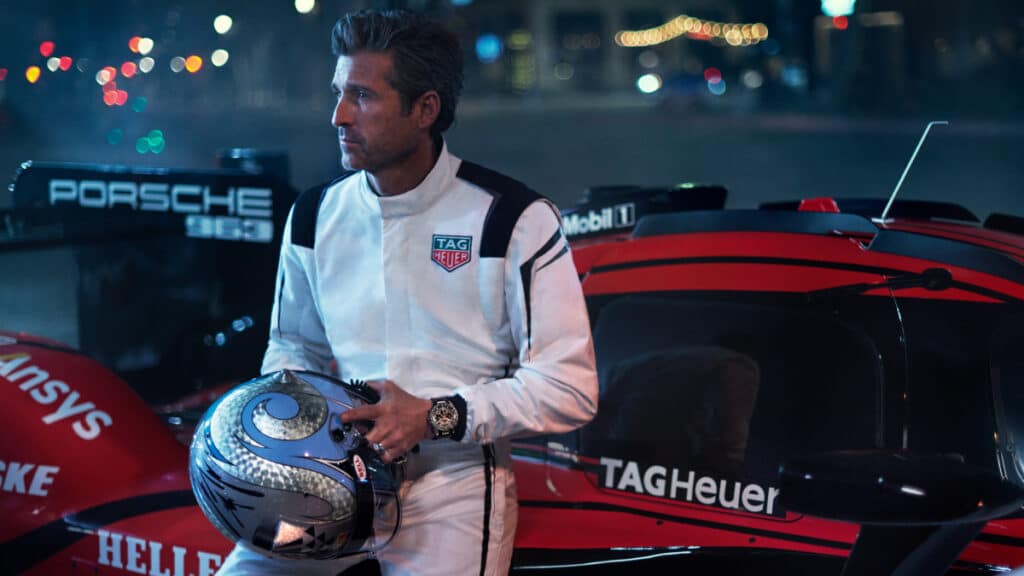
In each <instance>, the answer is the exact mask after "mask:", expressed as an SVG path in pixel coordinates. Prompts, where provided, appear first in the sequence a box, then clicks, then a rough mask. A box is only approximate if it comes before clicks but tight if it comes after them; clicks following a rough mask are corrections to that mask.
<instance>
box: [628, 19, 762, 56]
mask: <svg viewBox="0 0 1024 576" xmlns="http://www.w3.org/2000/svg"><path fill="white" fill-rule="evenodd" d="M684 35H685V36H686V37H687V38H690V39H692V40H703V41H712V40H715V39H718V40H724V41H725V42H726V43H727V44H729V45H730V46H750V45H752V44H757V43H759V42H762V41H764V40H767V39H768V27H767V26H765V25H764V24H763V23H761V22H756V23H752V24H742V23H731V22H714V21H712V20H702V19H700V18H696V17H694V16H687V15H686V14H680V15H679V16H676V17H675V18H673V19H671V20H669V21H668V22H665V23H664V24H662V25H660V26H655V27H654V28H647V29H645V30H620V31H618V32H616V33H615V43H616V44H618V45H619V46H623V47H627V48H639V47H643V46H654V45H656V44H663V43H665V42H668V41H669V40H674V39H676V38H679V37H680V36H684Z"/></svg>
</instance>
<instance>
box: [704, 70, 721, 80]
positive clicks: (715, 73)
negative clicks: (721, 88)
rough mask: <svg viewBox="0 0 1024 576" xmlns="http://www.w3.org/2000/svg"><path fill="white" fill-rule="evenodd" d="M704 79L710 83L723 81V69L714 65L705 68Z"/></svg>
mask: <svg viewBox="0 0 1024 576" xmlns="http://www.w3.org/2000/svg"><path fill="white" fill-rule="evenodd" d="M704 79H705V80H707V82H708V84H718V83H719V82H721V81H722V71H721V70H719V69H718V68H715V67H714V66H712V67H710V68H707V69H706V70H704Z"/></svg>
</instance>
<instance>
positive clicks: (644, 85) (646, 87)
mask: <svg viewBox="0 0 1024 576" xmlns="http://www.w3.org/2000/svg"><path fill="white" fill-rule="evenodd" d="M636 88H637V90H639V91H641V92H643V93H644V94H654V93H655V92H657V91H658V90H660V89H661V76H658V75H657V74H644V75H643V76H641V77H639V78H637V79H636Z"/></svg>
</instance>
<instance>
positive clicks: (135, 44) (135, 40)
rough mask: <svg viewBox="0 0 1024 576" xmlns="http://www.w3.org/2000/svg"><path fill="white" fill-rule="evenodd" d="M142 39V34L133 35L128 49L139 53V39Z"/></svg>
mask: <svg viewBox="0 0 1024 576" xmlns="http://www.w3.org/2000/svg"><path fill="white" fill-rule="evenodd" d="M140 40H142V37H141V36H132V37H131V38H130V39H129V40H128V49H129V50H131V51H132V52H135V53H136V54H138V53H139V41H140Z"/></svg>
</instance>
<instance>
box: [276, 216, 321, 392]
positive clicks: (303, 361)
mask: <svg viewBox="0 0 1024 576" xmlns="http://www.w3.org/2000/svg"><path fill="white" fill-rule="evenodd" d="M295 215H296V211H295V209H294V208H293V209H292V211H291V213H290V214H289V215H288V221H287V222H286V223H285V227H284V233H283V238H282V240H281V257H280V262H279V263H278V269H277V286H276V288H275V290H274V307H273V311H272V312H271V317H270V339H269V342H268V343H267V351H266V353H265V354H264V356H263V366H262V368H261V370H260V371H261V372H262V373H263V374H267V373H270V372H275V371H277V370H282V369H286V368H287V369H291V370H312V371H315V372H323V373H328V372H329V371H330V363H331V347H330V345H329V344H328V342H327V336H326V333H325V332H324V326H323V322H322V321H321V318H320V313H319V310H318V308H317V304H316V291H315V282H314V280H315V278H314V277H313V274H314V273H315V267H314V265H313V264H314V261H313V249H312V248H307V247H305V246H300V245H298V244H294V243H292V224H293V222H292V220H293V218H294V217H295Z"/></svg>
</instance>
